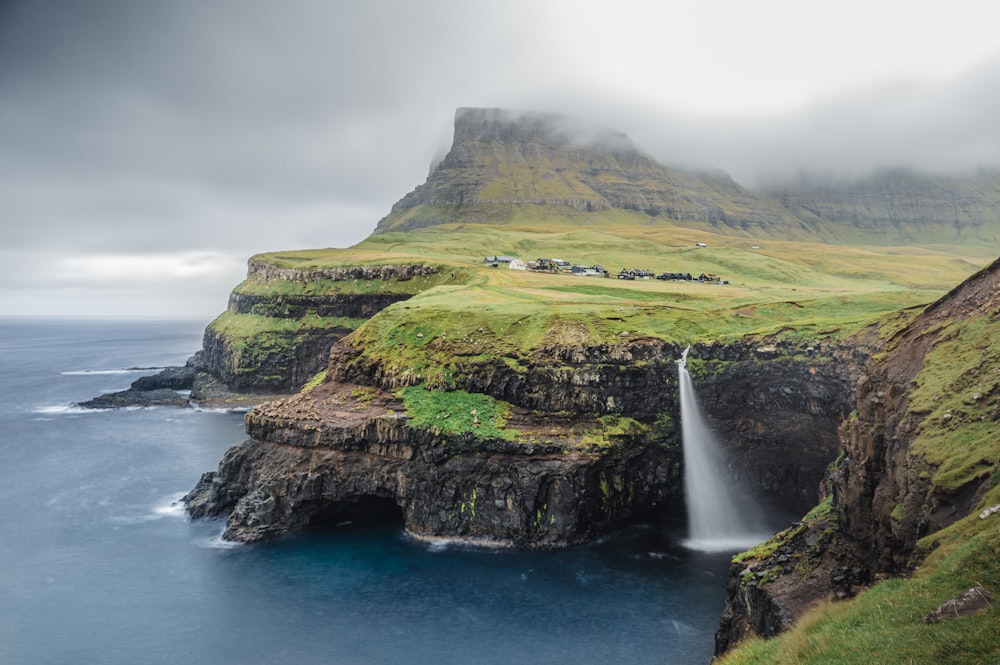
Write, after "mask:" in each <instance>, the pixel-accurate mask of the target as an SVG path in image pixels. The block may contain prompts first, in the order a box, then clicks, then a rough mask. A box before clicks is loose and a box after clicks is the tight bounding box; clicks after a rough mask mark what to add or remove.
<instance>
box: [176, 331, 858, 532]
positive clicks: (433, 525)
mask: <svg viewBox="0 0 1000 665" xmlns="http://www.w3.org/2000/svg"><path fill="white" fill-rule="evenodd" d="M806 348H807V347H806ZM819 348H822V349H823V351H824V352H830V353H833V352H834V351H835V350H837V349H839V347H832V346H821V347H819ZM356 351H357V350H356V349H353V348H352V346H351V345H350V343H349V341H348V340H344V341H342V342H341V343H338V344H337V345H335V347H334V349H333V351H332V352H331V364H330V367H329V368H328V371H327V376H326V381H325V382H324V383H322V384H320V385H319V386H317V387H315V388H312V389H310V390H308V391H305V392H303V393H301V394H299V395H296V396H294V397H291V398H288V399H285V400H282V401H278V402H275V403H269V404H265V405H262V406H261V407H258V408H257V409H255V410H254V411H252V412H251V413H249V414H248V415H247V433H248V435H249V436H250V437H251V438H250V439H249V440H248V441H246V442H244V443H243V444H241V445H240V446H237V447H236V448H234V449H232V450H231V451H230V452H229V453H227V454H226V456H225V458H224V459H223V461H222V463H221V464H220V466H219V469H218V470H217V471H215V472H213V473H210V474H206V476H205V477H204V478H203V479H202V481H201V482H200V483H199V484H198V486H197V487H196V488H195V489H194V490H193V491H192V492H191V493H190V494H189V495H188V497H187V501H188V506H189V509H190V510H191V513H192V515H194V516H223V515H225V516H227V519H228V526H227V530H226V537H227V538H231V539H234V540H243V541H252V540H258V539H262V538H268V537H272V536H275V535H278V534H281V533H285V532H287V531H290V530H294V529H297V528H300V527H303V526H306V525H309V524H311V523H315V522H316V521H323V520H324V519H326V516H328V515H330V514H333V513H336V512H337V511H340V510H343V509H345V507H346V506H349V505H351V504H353V503H357V502H359V501H367V500H369V499H372V498H383V499H389V500H391V501H392V502H393V503H395V505H397V506H398V507H399V510H400V513H401V515H402V520H403V522H404V524H405V525H406V528H407V529H408V530H409V531H410V532H411V533H414V534H417V535H421V536H427V537H441V538H466V539H474V540H477V539H478V540H487V541H492V542H498V543H506V544H512V545H516V546H519V547H554V546H564V545H569V544H572V543H577V542H582V541H585V540H589V539H592V538H594V537H596V536H598V535H600V534H601V533H604V532H606V531H608V530H609V529H612V528H615V527H618V526H621V525H623V524H624V523H625V522H627V521H628V520H629V519H633V518H634V517H635V516H637V515H641V514H643V513H645V512H646V511H648V510H649V509H652V508H654V507H657V506H658V507H660V508H667V507H669V506H670V505H674V506H680V505H681V502H682V500H683V488H682V486H681V481H680V478H681V471H680V468H681V465H682V463H683V461H682V459H681V456H680V450H679V446H678V438H677V437H678V433H677V431H676V427H675V425H674V423H675V422H676V421H677V412H678V405H677V401H676V373H677V369H676V364H675V361H674V358H675V357H677V356H678V355H679V351H678V350H677V349H676V348H675V347H674V346H673V345H669V344H664V343H662V342H655V341H653V340H634V341H632V342H630V343H629V344H623V345H622V346H621V347H620V348H617V349H615V350H614V351H613V352H609V350H608V349H593V350H591V351H590V352H587V351H586V350H583V349H575V350H572V351H570V350H568V349H563V350H562V352H561V353H556V354H555V359H554V360H552V361H551V362H552V364H551V365H545V364H544V363H542V362H541V359H537V360H538V362H537V363H536V364H534V365H530V366H528V367H527V368H525V367H520V368H519V369H514V368H513V367H512V366H511V365H509V364H505V363H501V364H500V365H497V366H494V365H490V366H489V367H490V368H492V369H491V370H490V371H487V367H485V366H482V365H479V364H473V365H470V366H469V367H467V368H464V369H463V371H462V372H460V373H459V374H457V375H456V384H457V386H453V388H455V387H458V388H463V389H465V390H468V391H470V392H477V393H480V394H484V395H490V396H491V397H494V398H496V399H499V400H503V401H505V402H507V403H508V404H510V406H511V409H512V413H511V415H510V416H509V418H508V422H507V426H508V427H509V428H511V429H512V430H515V431H516V432H517V436H516V437H515V438H514V440H513V441H507V440H503V439H499V438H496V439H489V438H486V439H484V438H481V437H478V436H476V435H474V434H473V433H472V432H468V433H465V434H462V435H455V434H444V433H442V432H440V431H435V429H434V428H430V429H428V428H426V427H416V426H414V425H412V424H411V422H410V419H409V418H408V417H407V416H406V408H405V405H404V404H403V403H402V402H401V401H400V400H399V398H397V397H395V396H393V393H392V392H390V391H393V390H395V389H397V388H399V387H401V386H403V385H408V384H406V383H404V382H401V381H399V380H397V379H399V377H395V376H387V375H385V374H383V373H381V372H380V368H379V367H377V366H375V365H372V364H358V363H356V362H354V361H356V360H357V357H358V356H357V353H356ZM694 351H695V352H696V353H698V354H699V356H700V357H699V358H698V359H695V360H693V364H694V365H697V364H698V363H702V364H703V365H705V366H707V363H708V362H709V360H712V361H713V362H715V363H716V365H715V366H713V368H712V375H711V376H712V381H711V382H709V383H706V384H705V385H707V386H709V387H710V388H711V389H710V390H709V391H708V393H709V394H710V395H711V396H712V397H711V399H710V400H709V401H707V402H706V409H705V410H706V413H707V415H708V417H709V418H710V419H711V420H712V421H713V422H715V423H716V424H717V425H719V426H720V427H722V428H723V429H726V425H727V423H728V422H729V419H730V418H731V417H733V414H734V413H735V411H734V409H735V408H736V407H734V404H740V405H743V408H744V409H745V410H744V411H742V412H741V414H740V418H739V419H738V421H739V422H738V425H737V426H735V427H730V428H729V429H726V432H727V443H728V445H729V446H730V447H731V450H732V451H733V452H734V459H735V460H736V463H735V464H734V465H733V469H732V471H733V475H734V476H741V477H742V479H743V480H744V481H746V482H747V483H748V484H749V485H750V486H751V488H752V489H753V490H754V491H755V493H756V494H758V495H761V496H767V497H769V498H777V499H780V500H782V501H783V502H785V503H788V504H791V505H793V506H795V507H799V508H800V507H802V506H808V505H811V504H812V503H813V502H814V501H815V499H816V490H815V488H816V483H817V482H818V478H820V477H821V476H822V470H823V469H824V468H825V466H826V464H827V463H828V462H829V456H828V455H827V453H828V452H829V451H831V450H833V449H834V442H835V435H831V434H829V433H830V432H835V431H836V422H837V420H838V419H839V418H840V416H841V412H842V411H843V410H845V409H847V410H849V409H850V408H851V405H850V392H849V390H846V389H845V386H846V385H847V376H848V375H849V374H850V371H849V370H845V369H844V367H843V366H842V365H838V364H835V363H833V362H832V361H831V357H827V356H822V355H819V354H812V355H811V354H806V353H804V352H803V349H801V348H799V346H798V345H771V346H768V347H766V348H765V349H764V350H761V348H760V347H759V346H757V347H755V346H753V345H750V344H749V343H741V344H739V345H735V346H732V347H725V346H707V347H698V348H696V349H695V350H694ZM837 352H839V351H837ZM765 356H766V359H765ZM566 357H573V358H575V359H576V365H575V366H573V367H569V368H567V367H565V366H564V365H562V363H564V362H565V359H566ZM713 359H714V360H713ZM598 360H600V361H603V362H597V361H598ZM612 360H614V362H612ZM590 361H594V362H593V364H591V362H590ZM769 363H770V365H769ZM762 366H763V367H770V368H772V369H773V371H774V372H775V374H774V375H772V376H770V377H768V376H767V375H766V374H765V375H764V376H763V377H762V376H761V367H762ZM555 367H561V369H559V370H558V371H557V370H556V369H555ZM749 367H755V368H757V371H756V372H754V371H750V370H749V369H748V368H749ZM702 373H705V372H702ZM556 377H558V378H556ZM762 380H763V381H765V382H767V381H770V384H771V385H775V386H779V392H780V393H781V394H782V395H784V401H783V402H782V403H780V404H779V403H778V402H777V400H774V399H771V402H772V408H769V409H761V408H759V405H756V404H752V405H750V404H744V403H743V402H740V400H739V399H737V396H739V395H744V394H754V393H755V392H756V391H757V389H758V385H759V383H760V382H761V381H762ZM742 399H744V400H745V399H746V398H745V397H744V398H742ZM764 399H767V398H766V397H765V398H764ZM825 400H831V401H832V403H833V404H834V408H830V409H828V410H827V411H826V412H825V413H826V415H825V416H824V415H823V414H822V413H819V411H820V409H819V404H820V403H821V402H824V401H825ZM609 405H613V406H614V408H615V409H617V411H616V412H615V417H617V416H619V415H621V416H627V417H629V418H634V419H636V422H637V423H638V424H639V425H638V426H637V428H636V429H635V430H634V431H632V432H629V433H625V434H622V435H620V436H616V437H610V438H607V439H601V440H599V441H597V442H595V441H594V439H593V437H590V438H588V432H591V433H592V431H593V428H594V423H595V422H599V421H600V419H601V418H606V417H609V416H610V415H611V413H612V412H611V410H610V408H609ZM824 417H825V418H826V419H827V421H828V422H826V423H825V426H824V424H823V423H822V419H823V418H824ZM779 424H780V436H778V437H776V438H774V439H770V438H769V437H768V436H767V431H768V429H769V428H770V427H772V426H774V427H776V428H777V427H778V426H779ZM730 435H731V438H728V437H729V436H730ZM602 441H603V442H602ZM803 441H807V442H808V443H809V445H803V443H802V442H803ZM755 451H766V454H755Z"/></svg>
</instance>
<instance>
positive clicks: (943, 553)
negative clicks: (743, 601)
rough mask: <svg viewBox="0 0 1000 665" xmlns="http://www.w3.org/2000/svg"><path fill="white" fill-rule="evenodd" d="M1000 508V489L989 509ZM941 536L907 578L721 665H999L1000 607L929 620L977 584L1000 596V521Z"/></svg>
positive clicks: (973, 520) (741, 650)
mask: <svg viewBox="0 0 1000 665" xmlns="http://www.w3.org/2000/svg"><path fill="white" fill-rule="evenodd" d="M996 503H1000V488H998V487H994V488H993V489H992V490H991V491H990V492H989V493H988V494H987V496H986V497H984V500H983V502H982V503H981V504H980V505H981V506H985V505H993V504H996ZM978 512H979V511H978V510H975V511H973V514H971V515H969V516H968V517H966V518H964V519H962V520H960V521H959V522H956V523H955V524H953V525H952V526H950V527H948V528H947V529H944V530H942V531H940V532H938V533H937V534H934V536H933V540H934V541H935V542H934V543H933V544H932V543H924V546H925V547H931V546H932V545H933V546H934V551H933V552H931V553H930V555H929V556H928V557H927V559H926V560H925V561H924V563H923V565H922V566H921V567H920V569H919V570H918V571H917V572H916V573H915V574H914V575H913V576H912V577H911V578H907V579H891V580H886V581H884V582H881V583H879V584H876V585H875V586H874V587H872V588H871V589H869V590H867V591H865V592H864V593H862V594H860V595H859V596H857V597H856V598H854V599H852V600H850V601H845V602H837V603H833V602H823V603H821V604H820V605H819V606H818V607H816V608H814V609H813V610H812V611H810V612H809V613H807V614H806V615H805V616H804V617H803V618H802V619H801V620H800V621H799V623H798V624H797V625H796V626H795V628H793V629H792V630H791V631H789V632H788V633H785V634H784V635H781V636H779V637H776V638H773V639H770V640H760V639H756V638H754V639H750V640H747V641H746V642H744V643H743V644H741V645H740V646H739V647H738V648H737V649H735V650H734V651H732V652H730V653H728V654H726V655H725V656H724V657H723V658H721V659H720V660H719V661H718V664H719V665H751V664H765V663H766V664H768V665H772V664H773V665H793V664H794V665H805V664H807V663H816V664H823V665H855V664H857V663H873V664H874V663H877V664H880V665H881V664H886V665H891V664H896V663H899V664H912V665H940V664H948V663H954V664H956V665H958V664H959V663H961V664H962V665H996V663H998V662H1000V633H998V631H997V626H998V625H1000V604H994V605H993V606H992V607H990V608H988V609H987V610H985V611H983V612H981V613H979V614H977V615H974V616H967V617H961V618H956V619H952V620H949V621H944V622H941V623H936V624H926V623H924V621H923V617H924V616H925V615H926V614H927V613H929V612H930V611H931V610H933V609H934V608H936V607H937V606H938V605H940V604H941V603H943V602H945V601H946V600H949V599H950V598H952V597H954V596H956V595H957V594H958V593H960V592H961V591H964V590H965V589H967V588H970V587H972V586H974V585H977V584H978V585H982V586H983V587H984V588H986V589H987V590H988V591H990V592H991V593H992V594H993V595H994V596H996V595H997V591H998V590H1000V565H998V564H997V561H996V552H998V551H1000V527H998V523H997V520H996V517H997V516H994V518H991V519H992V521H990V520H985V521H984V520H979V518H978V516H977V513H978Z"/></svg>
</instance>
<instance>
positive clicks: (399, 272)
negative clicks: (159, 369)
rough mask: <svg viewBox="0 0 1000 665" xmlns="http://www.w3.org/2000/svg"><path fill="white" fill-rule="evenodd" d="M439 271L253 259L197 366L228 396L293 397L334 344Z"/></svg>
mask: <svg viewBox="0 0 1000 665" xmlns="http://www.w3.org/2000/svg"><path fill="white" fill-rule="evenodd" d="M438 272H439V269H438V268H437V267H435V266H428V265H421V264H401V265H353V266H342V267H335V268H324V269H308V268H303V269H298V268H287V267H279V266H276V265H273V264H271V263H268V262H266V261H264V260H261V259H259V258H254V259H251V260H250V261H249V262H248V270H247V279H246V280H245V281H244V282H243V283H241V284H240V285H239V286H237V287H236V289H234V290H233V292H232V294H231V295H230V297H229V306H228V308H227V310H226V312H225V313H224V314H223V315H221V316H220V317H218V318H217V319H216V320H215V321H213V322H212V323H211V324H209V326H208V327H207V328H206V329H205V336H204V340H203V343H202V351H201V357H200V363H201V366H202V367H203V368H204V370H205V371H206V372H207V373H209V374H211V375H212V376H213V377H215V378H216V379H217V380H218V381H219V382H220V383H221V384H222V385H223V386H224V387H225V388H226V389H228V390H230V391H234V392H244V393H270V394H275V393H286V394H287V393H291V392H294V391H295V390H297V389H298V388H299V387H301V386H302V385H303V384H305V383H306V382H307V381H308V380H309V379H311V378H312V377H313V376H315V375H316V374H317V373H318V372H320V371H321V370H322V369H323V368H324V367H325V366H326V362H327V354H328V353H329V351H330V347H331V346H333V343H334V342H336V341H337V340H339V339H340V338H341V337H343V336H345V335H347V334H349V333H350V332H352V331H353V330H354V329H355V328H356V327H357V326H358V325H360V323H362V322H363V321H365V320H367V319H369V318H371V317H372V316H374V315H375V314H377V313H378V312H380V311H381V310H383V309H385V308H386V307H388V306H390V305H392V304H394V303H397V302H401V301H403V300H407V299H409V298H411V297H412V296H413V294H414V290H413V289H412V288H411V286H410V285H411V283H415V282H421V283H431V282H432V280H433V278H434V277H435V276H436V275H437V274H438Z"/></svg>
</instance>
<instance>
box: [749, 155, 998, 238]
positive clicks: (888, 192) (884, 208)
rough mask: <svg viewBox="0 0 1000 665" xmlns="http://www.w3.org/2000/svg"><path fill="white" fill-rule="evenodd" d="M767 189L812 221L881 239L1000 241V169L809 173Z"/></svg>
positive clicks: (858, 235) (787, 205)
mask: <svg viewBox="0 0 1000 665" xmlns="http://www.w3.org/2000/svg"><path fill="white" fill-rule="evenodd" d="M767 192H768V194H770V195H771V196H773V197H774V198H775V199H776V200H777V201H779V202H780V203H781V204H782V205H784V206H785V207H786V208H787V209H788V210H789V211H791V213H792V214H794V215H795V216H796V217H797V218H798V219H801V220H802V221H804V222H805V223H807V224H809V225H810V226H813V227H818V226H821V225H824V224H832V225H835V226H837V227H840V228H842V229H845V230H849V229H853V230H854V232H855V233H856V234H857V237H859V238H871V239H875V240H877V241H878V242H879V243H880V244H903V243H928V242H934V241H940V242H952V243H961V242H988V243H990V244H993V245H996V244H997V243H998V242H1000V235H998V233H1000V224H998V220H1000V206H998V203H1000V171H990V170H980V171H979V172H977V173H975V174H973V175H970V176H967V177H957V176H932V175H928V174H921V173H916V172H913V171H910V170H908V169H892V170H885V171H881V172H878V173H875V174H873V175H871V176H869V177H867V178H864V179H860V180H850V181H846V180H839V181H838V180H833V179H817V178H808V177H805V178H802V179H800V180H799V181H797V182H794V183H787V184H784V185H779V186H773V187H771V188H769V189H768V190H767Z"/></svg>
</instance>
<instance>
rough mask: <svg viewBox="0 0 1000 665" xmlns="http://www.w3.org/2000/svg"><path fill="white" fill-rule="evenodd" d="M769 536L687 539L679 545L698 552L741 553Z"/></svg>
mask: <svg viewBox="0 0 1000 665" xmlns="http://www.w3.org/2000/svg"><path fill="white" fill-rule="evenodd" d="M769 537H770V534H762V535H757V536H744V537H740V538H712V539H705V538H687V539H685V540H683V541H682V542H681V545H683V546H684V547H686V548H688V549H689V550H697V551H699V552H742V551H743V550H748V549H750V548H751V547H753V546H754V545H758V544H760V543H762V542H763V541H765V540H767V539H768V538H769Z"/></svg>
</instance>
